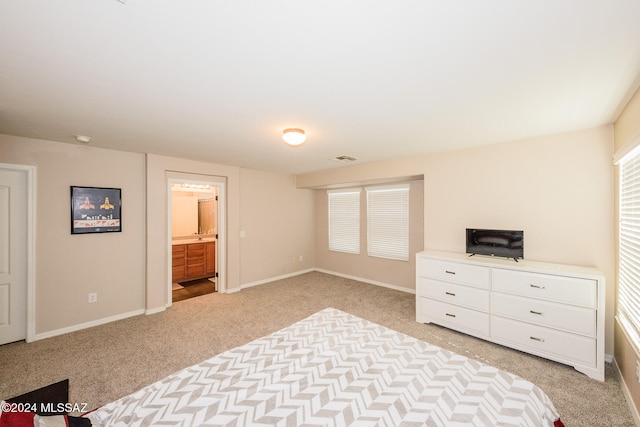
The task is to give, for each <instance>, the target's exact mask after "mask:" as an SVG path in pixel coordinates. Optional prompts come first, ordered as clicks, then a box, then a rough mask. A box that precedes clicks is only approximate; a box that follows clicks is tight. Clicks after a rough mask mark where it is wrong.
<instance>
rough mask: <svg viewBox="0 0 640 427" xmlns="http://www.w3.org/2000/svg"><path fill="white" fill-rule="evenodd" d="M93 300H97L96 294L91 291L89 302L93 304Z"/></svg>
mask: <svg viewBox="0 0 640 427" xmlns="http://www.w3.org/2000/svg"><path fill="white" fill-rule="evenodd" d="M94 302H98V294H97V293H96V292H91V293H90V294H89V304H93V303H94Z"/></svg>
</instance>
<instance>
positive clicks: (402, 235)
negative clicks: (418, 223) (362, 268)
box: [366, 184, 409, 261]
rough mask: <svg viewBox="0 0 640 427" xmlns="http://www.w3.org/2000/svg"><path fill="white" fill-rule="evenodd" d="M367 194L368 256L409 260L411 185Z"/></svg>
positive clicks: (382, 189) (370, 189)
mask: <svg viewBox="0 0 640 427" xmlns="http://www.w3.org/2000/svg"><path fill="white" fill-rule="evenodd" d="M366 191H367V253H368V254H369V256H374V257H380V258H390V259H396V260H401V261H408V260H409V185H408V184H403V185H395V186H385V187H369V188H367V189H366Z"/></svg>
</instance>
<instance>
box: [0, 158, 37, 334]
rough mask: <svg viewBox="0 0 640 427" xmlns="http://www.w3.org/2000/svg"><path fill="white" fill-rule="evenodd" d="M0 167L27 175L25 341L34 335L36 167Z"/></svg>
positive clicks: (0, 165)
mask: <svg viewBox="0 0 640 427" xmlns="http://www.w3.org/2000/svg"><path fill="white" fill-rule="evenodd" d="M0 169H3V170H8V171H12V172H23V173H26V176H27V254H26V256H27V260H26V261H27V262H26V266H27V267H26V268H27V271H26V274H27V307H26V311H27V313H26V315H27V330H26V331H25V332H26V333H25V335H26V341H27V342H31V341H35V339H36V338H35V337H36V167H35V166H31V165H20V164H14V163H0Z"/></svg>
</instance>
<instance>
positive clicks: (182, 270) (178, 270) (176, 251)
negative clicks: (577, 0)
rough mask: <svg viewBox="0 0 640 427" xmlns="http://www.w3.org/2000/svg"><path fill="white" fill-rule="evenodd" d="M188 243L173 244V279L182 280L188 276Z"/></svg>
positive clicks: (174, 280)
mask: <svg viewBox="0 0 640 427" xmlns="http://www.w3.org/2000/svg"><path fill="white" fill-rule="evenodd" d="M186 253H187V245H173V249H172V256H171V271H172V276H171V281H172V282H181V281H184V279H185V277H187V259H186V256H185V255H186Z"/></svg>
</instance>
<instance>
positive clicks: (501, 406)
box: [88, 308, 561, 427]
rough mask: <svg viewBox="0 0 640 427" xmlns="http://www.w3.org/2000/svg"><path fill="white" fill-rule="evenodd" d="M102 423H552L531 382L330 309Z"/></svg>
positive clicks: (187, 375) (125, 402) (164, 385)
mask: <svg viewBox="0 0 640 427" xmlns="http://www.w3.org/2000/svg"><path fill="white" fill-rule="evenodd" d="M88 416H89V417H90V418H92V420H93V421H94V422H96V423H99V424H100V425H102V426H105V427H106V426H128V427H130V426H158V425H165V426H168V425H171V426H205V425H206V426H274V425H278V426H303V425H304V426H347V425H354V426H447V427H451V426H491V427H493V426H535V427H540V426H553V425H554V422H557V423H558V424H556V425H561V423H560V422H559V417H558V413H557V411H556V409H555V408H554V406H553V404H552V402H551V401H550V400H549V398H548V396H547V395H546V394H545V393H544V392H543V391H542V390H540V389H539V388H538V387H537V386H535V385H534V384H532V383H530V382H528V381H525V380H523V379H522V378H519V377H517V376H515V375H512V374H510V373H507V372H504V371H501V370H500V369H497V368H494V367H492V366H489V365H486V364H483V363H480V362H477V361H474V360H471V359H469V358H467V357H464V356H461V355H459V354H456V353H453V352H450V351H447V350H444V349H442V348H439V347H436V346H434V345H431V344H428V343H426V342H423V341H420V340H417V339H415V338H412V337H409V336H407V335H404V334H401V333H398V332H395V331H393V330H391V329H388V328H385V327H383V326H380V325H377V324H374V323H371V322H368V321H366V320H363V319H360V318H358V317H356V316H353V315H350V314H348V313H345V312H342V311H339V310H336V309H332V308H328V309H325V310H322V311H320V312H318V313H316V314H314V315H312V316H310V317H308V318H306V319H304V320H301V321H299V322H297V323H295V324H293V325H291V326H289V327H287V328H284V329H282V330H280V331H278V332H275V333H273V334H271V335H268V336H265V337H263V338H260V339H257V340H255V341H253V342H250V343H248V344H246V345H243V346H241V347H238V348H235V349H232V350H229V351H226V352H224V353H222V354H219V355H217V356H214V357H212V358H211V359H208V360H205V361H204V362H202V363H199V364H197V365H194V366H191V367H189V368H186V369H184V370H182V371H179V372H177V373H175V374H173V375H170V376H168V377H166V378H165V379H163V380H161V381H158V382H156V383H154V384H151V385H149V386H147V387H145V388H143V389H141V390H139V391H138V392H136V393H133V394H131V395H129V396H126V397H123V398H122V399H119V400H116V401H115V402H112V403H109V404H107V405H105V406H103V407H101V408H99V409H98V410H96V411H95V412H92V413H91V414H89V415H88Z"/></svg>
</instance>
